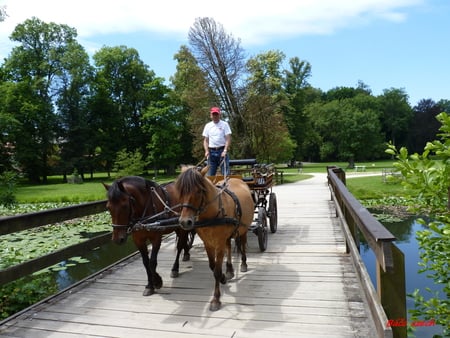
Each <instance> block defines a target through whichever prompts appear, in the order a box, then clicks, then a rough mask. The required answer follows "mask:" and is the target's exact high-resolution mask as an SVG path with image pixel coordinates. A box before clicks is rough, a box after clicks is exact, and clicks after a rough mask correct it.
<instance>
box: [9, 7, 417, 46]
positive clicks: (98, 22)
mask: <svg viewBox="0 0 450 338" xmlns="http://www.w3.org/2000/svg"><path fill="white" fill-rule="evenodd" d="M424 1H425V0H357V1H355V0H339V1H337V0H283V1H279V2H274V1H272V0H228V1H224V2H217V1H211V0H192V1H186V0H163V1H143V0H89V1H88V0H78V1H69V0H39V1H36V0H0V6H6V11H7V13H8V17H7V18H6V20H5V21H4V22H2V23H0V41H1V42H0V49H3V48H4V46H5V45H6V44H7V43H5V40H8V37H9V35H10V34H11V32H12V31H13V30H14V28H15V26H16V25H17V24H18V23H22V22H24V21H25V20H26V19H28V18H31V17H33V16H35V17H38V18H39V19H41V20H43V21H45V22H56V23H58V24H67V25H69V26H71V27H74V28H75V29H76V30H77V32H78V35H79V37H80V39H81V40H88V39H89V37H92V36H94V35H98V34H111V33H129V32H134V31H143V30H144V31H151V32H155V33H164V34H172V35H174V36H176V37H178V38H179V37H181V38H186V37H187V32H188V30H189V28H190V27H191V26H192V24H193V23H194V21H195V18H197V17H205V16H208V17H213V18H214V19H215V20H216V22H218V23H221V24H223V26H224V28H225V29H226V31H227V32H228V33H231V34H233V36H234V37H236V38H241V39H242V41H243V42H245V44H246V45H251V44H258V43H264V42H266V41H267V40H270V39H274V38H279V37H281V36H282V37H290V36H297V35H305V34H329V33H332V32H334V31H335V30H337V29H339V28H342V27H347V26H351V25H352V24H355V23H356V24H361V23H363V24H364V23H366V22H369V23H370V21H372V20H376V19H382V20H391V21H399V20H400V21H401V20H403V19H404V17H405V11H406V10H407V9H408V7H411V6H415V5H419V4H422V3H423V2H424ZM0 54H4V53H3V51H2V50H0Z"/></svg>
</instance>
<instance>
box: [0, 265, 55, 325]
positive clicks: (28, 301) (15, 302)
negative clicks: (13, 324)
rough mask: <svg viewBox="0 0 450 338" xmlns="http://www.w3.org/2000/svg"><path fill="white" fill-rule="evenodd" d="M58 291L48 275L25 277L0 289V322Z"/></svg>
mask: <svg viewBox="0 0 450 338" xmlns="http://www.w3.org/2000/svg"><path fill="white" fill-rule="evenodd" d="M57 291H58V288H57V285H56V284H55V283H54V282H53V277H52V276H51V274H50V273H46V274H41V275H40V277H39V278H36V276H35V275H31V276H27V277H24V278H21V279H18V280H16V281H14V282H11V283H8V284H6V285H4V286H2V287H0V320H1V319H5V318H7V317H9V316H11V315H13V314H14V313H16V312H18V311H20V310H22V309H24V308H26V307H28V306H31V305H33V304H34V303H37V302H39V301H40V300H42V299H44V298H45V297H48V296H50V295H52V294H54V293H56V292H57Z"/></svg>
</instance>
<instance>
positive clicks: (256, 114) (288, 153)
mask: <svg viewBox="0 0 450 338" xmlns="http://www.w3.org/2000/svg"><path fill="white" fill-rule="evenodd" d="M284 57H285V56H284V54H283V53H282V52H280V51H268V52H266V53H261V54H258V55H256V56H255V57H253V58H251V59H249V60H248V62H247V69H248V73H249V74H250V76H249V78H248V80H247V91H246V93H247V96H246V97H245V114H246V115H245V117H246V120H247V121H249V123H248V124H247V127H246V129H247V133H248V136H250V137H249V141H250V142H251V144H250V145H251V150H252V154H254V155H255V156H256V158H257V159H258V160H259V161H262V162H269V163H270V162H280V161H283V162H284V161H287V160H289V159H290V158H291V157H292V154H293V150H294V148H295V143H294V142H293V141H292V139H291V138H290V135H289V131H288V128H287V127H286V124H285V121H284V118H283V114H282V110H283V108H284V107H285V106H286V105H287V104H288V100H287V97H286V95H285V92H284V91H283V87H282V84H283V77H282V72H281V63H282V61H283V60H284Z"/></svg>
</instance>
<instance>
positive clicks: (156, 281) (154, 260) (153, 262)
mask: <svg viewBox="0 0 450 338" xmlns="http://www.w3.org/2000/svg"><path fill="white" fill-rule="evenodd" d="M161 241H162V237H161V236H157V238H156V239H155V240H153V241H152V253H151V255H150V264H149V267H150V272H151V274H152V277H153V278H152V282H153V285H154V287H155V289H161V288H162V285H163V281H162V278H161V276H160V275H159V274H158V273H157V272H156V267H157V266H158V252H159V249H160V248H161Z"/></svg>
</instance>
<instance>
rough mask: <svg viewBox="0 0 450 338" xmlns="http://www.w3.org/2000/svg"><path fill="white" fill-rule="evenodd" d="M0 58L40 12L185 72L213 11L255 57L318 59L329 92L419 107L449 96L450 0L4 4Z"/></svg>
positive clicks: (10, 0) (29, 0)
mask: <svg viewBox="0 0 450 338" xmlns="http://www.w3.org/2000/svg"><path fill="white" fill-rule="evenodd" d="M0 7H4V8H5V10H6V13H7V15H8V16H7V17H6V19H5V20H4V21H3V22H0V61H1V62H2V63H3V59H4V58H6V57H8V55H9V53H10V52H11V50H12V48H13V47H14V45H13V44H12V42H11V40H10V39H9V36H10V35H11V33H12V32H13V30H14V28H15V27H16V25H17V24H19V23H23V22H24V21H25V20H26V19H29V18H31V17H33V16H34V17H37V18H39V19H40V20H42V21H44V22H47V23H49V22H54V23H57V24H66V25H68V26H70V27H73V28H75V29H76V30H77V33H78V42H79V43H80V44H81V45H82V46H83V47H84V48H85V50H86V51H87V52H88V53H89V55H91V56H92V55H93V54H94V53H95V52H96V51H97V50H99V49H100V48H101V47H103V46H109V47H113V46H119V45H125V46H127V47H129V48H135V49H136V50H137V51H138V52H139V55H140V58H141V60H142V61H143V62H144V63H145V64H146V65H148V67H149V68H150V69H152V70H153V71H154V72H155V74H156V75H157V76H159V77H164V78H165V79H166V80H169V79H170V77H171V76H172V75H173V74H174V73H175V71H176V62H175V61H174V59H173V56H174V55H175V54H176V53H177V52H178V51H179V49H180V47H181V46H182V45H188V40H187V37H188V32H189V29H190V28H191V27H192V26H193V24H194V22H195V19H196V18H199V17H210V18H213V19H214V20H215V22H216V23H218V24H221V25H223V28H224V29H225V31H226V32H227V33H228V34H230V35H232V36H233V37H234V38H235V39H240V41H241V47H242V48H243V49H244V50H245V53H246V54H247V55H248V57H252V56H255V55H257V54H259V53H263V52H267V51H269V50H279V51H281V52H283V53H284V54H285V55H286V64H285V65H284V66H285V67H288V60H289V59H290V58H293V57H298V58H299V59H300V60H302V61H307V62H309V63H310V65H311V68H312V71H311V77H310V79H309V83H310V84H311V85H312V86H314V87H316V88H320V89H321V90H323V91H327V90H329V89H332V88H335V87H341V86H345V87H356V86H358V82H359V81H362V82H363V83H364V84H365V85H367V86H368V87H369V88H370V89H371V90H372V94H373V95H380V94H382V93H383V90H385V89H391V88H396V89H403V90H404V91H405V92H406V93H407V94H408V95H409V103H410V104H411V105H412V106H414V105H416V104H417V103H418V102H419V101H420V100H422V99H432V100H434V101H436V102H437V101H439V100H441V99H446V100H450V1H448V0H281V1H279V2H278V1H273V0H240V1H238V0H228V1H222V2H220V1H211V0H209V1H207V0H191V1H186V0H161V1H157V0H156V1H155V0H153V1H146V0H120V1H117V0H89V1H87V0H77V1H75V0H72V1H70V0H0Z"/></svg>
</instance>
